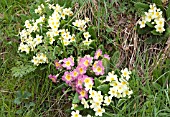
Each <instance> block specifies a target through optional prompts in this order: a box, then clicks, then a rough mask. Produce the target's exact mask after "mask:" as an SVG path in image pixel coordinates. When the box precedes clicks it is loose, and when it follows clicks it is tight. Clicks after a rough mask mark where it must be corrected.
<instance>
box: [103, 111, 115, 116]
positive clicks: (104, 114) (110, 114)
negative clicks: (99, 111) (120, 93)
mask: <svg viewBox="0 0 170 117" xmlns="http://www.w3.org/2000/svg"><path fill="white" fill-rule="evenodd" d="M102 117H114V115H113V114H112V113H109V112H104V113H103V115H102Z"/></svg>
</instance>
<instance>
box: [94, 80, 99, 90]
mask: <svg viewBox="0 0 170 117" xmlns="http://www.w3.org/2000/svg"><path fill="white" fill-rule="evenodd" d="M94 84H95V88H97V87H98V86H99V85H100V84H101V82H100V80H99V79H98V78H95V79H94Z"/></svg>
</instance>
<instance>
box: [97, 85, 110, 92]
mask: <svg viewBox="0 0 170 117" xmlns="http://www.w3.org/2000/svg"><path fill="white" fill-rule="evenodd" d="M97 89H98V90H100V91H102V92H103V93H104V94H107V93H108V92H109V85H108V84H103V85H100V86H98V87H97Z"/></svg>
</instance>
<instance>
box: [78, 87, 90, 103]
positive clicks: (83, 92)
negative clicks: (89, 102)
mask: <svg viewBox="0 0 170 117" xmlns="http://www.w3.org/2000/svg"><path fill="white" fill-rule="evenodd" d="M78 93H79V99H80V100H81V99H82V98H86V99H88V94H87V93H88V92H87V91H86V90H85V89H82V90H80V91H79V92H78Z"/></svg>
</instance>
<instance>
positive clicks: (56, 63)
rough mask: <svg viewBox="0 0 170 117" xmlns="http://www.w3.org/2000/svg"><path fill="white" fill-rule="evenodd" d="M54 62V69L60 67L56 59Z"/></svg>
mask: <svg viewBox="0 0 170 117" xmlns="http://www.w3.org/2000/svg"><path fill="white" fill-rule="evenodd" d="M54 64H55V67H56V69H60V68H61V67H62V66H61V64H60V63H59V62H58V60H55V61H54Z"/></svg>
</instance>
